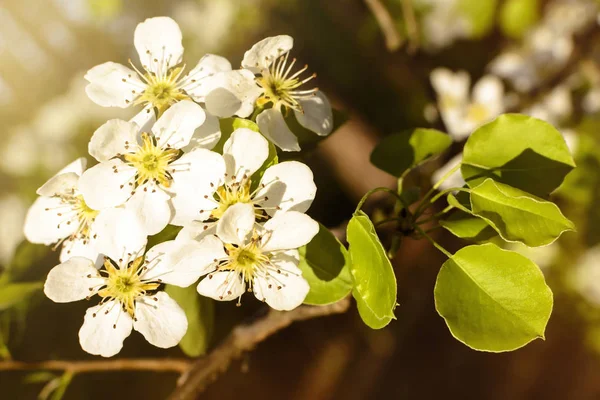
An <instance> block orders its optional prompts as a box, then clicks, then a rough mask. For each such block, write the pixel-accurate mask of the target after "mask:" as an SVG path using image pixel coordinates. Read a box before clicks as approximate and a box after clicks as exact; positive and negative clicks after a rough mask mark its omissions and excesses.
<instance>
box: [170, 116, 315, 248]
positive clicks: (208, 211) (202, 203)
mask: <svg viewBox="0 0 600 400" xmlns="http://www.w3.org/2000/svg"><path fill="white" fill-rule="evenodd" d="M268 155H269V143H268V142H267V140H266V139H265V138H264V137H263V136H262V135H261V134H260V133H258V132H254V131H252V130H250V129H246V128H240V129H236V130H235V131H234V132H233V133H232V135H231V137H230V138H229V139H228V140H227V142H225V145H224V146H223V160H224V163H225V171H224V172H225V173H224V176H223V177H221V179H220V180H219V182H222V185H221V186H218V184H217V185H215V186H214V189H213V190H214V194H212V193H207V194H205V195H204V198H200V199H198V200H196V201H195V202H194V203H192V204H189V209H186V212H184V211H181V210H180V212H179V213H178V215H177V216H176V217H175V218H174V219H173V221H171V223H172V224H175V225H184V228H183V229H182V231H181V232H180V233H179V236H178V238H182V237H183V238H187V239H196V240H198V239H200V238H202V237H204V236H206V235H213V234H215V232H216V230H217V229H218V228H217V226H218V224H220V223H221V218H222V217H223V215H224V214H225V212H226V211H227V210H228V209H229V208H230V207H231V206H233V205H234V204H238V203H245V204H250V205H252V207H253V208H254V210H255V214H256V219H257V220H261V219H262V220H263V221H264V220H266V219H268V218H269V217H273V216H277V215H278V214H280V213H281V212H285V211H288V210H293V211H299V212H305V211H306V210H308V208H309V207H310V205H311V204H312V201H313V199H314V198H315V194H316V191H317V188H316V186H315V183H314V181H313V173H312V171H311V170H310V168H308V167H307V166H306V165H305V164H302V163H300V162H297V161H285V162H282V163H279V164H275V165H273V166H270V167H269V168H267V169H266V170H265V171H264V174H263V175H262V177H260V178H258V177H254V173H255V172H256V171H257V170H258V169H259V168H260V167H261V166H262V165H263V164H264V163H265V161H266V160H267V157H268ZM258 179H260V180H259V181H258V185H256V188H253V186H252V182H253V181H254V182H255V183H256V181H257V180H258ZM215 183H216V182H215ZM215 189H216V190H215ZM190 221H193V222H192V223H191V224H190Z"/></svg>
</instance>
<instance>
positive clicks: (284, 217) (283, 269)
mask: <svg viewBox="0 0 600 400" xmlns="http://www.w3.org/2000/svg"><path fill="white" fill-rule="evenodd" d="M318 231H319V224H318V223H317V222H315V221H314V220H313V219H312V218H310V217H309V216H308V215H306V214H303V213H299V212H296V211H288V212H284V213H281V214H278V215H276V216H275V217H273V218H272V219H270V220H269V221H267V222H266V223H265V224H264V225H258V224H256V223H255V219H254V209H253V207H252V206H251V205H249V204H243V203H239V204H235V205H233V206H231V207H230V208H229V209H228V210H227V211H226V212H225V214H224V215H223V218H222V223H221V224H219V226H218V227H217V236H214V235H211V236H206V237H205V238H204V239H202V241H201V242H200V247H201V248H202V250H203V251H205V252H206V253H209V254H211V255H212V256H211V257H210V260H211V261H210V263H209V264H208V265H206V269H211V272H209V273H208V275H207V276H206V277H205V278H204V279H203V280H202V281H200V283H199V284H198V293H200V294H201V295H204V296H208V297H211V298H213V299H215V300H220V301H228V300H233V299H236V298H237V299H238V305H239V304H240V300H241V296H242V295H243V294H244V292H245V291H246V289H248V291H252V292H253V293H254V295H255V296H256V298H257V299H259V300H261V301H265V302H266V303H267V304H268V305H269V306H271V307H272V308H274V309H276V310H292V309H294V308H296V307H298V306H299V305H300V304H302V302H303V301H304V299H305V298H306V295H307V294H308V291H309V289H310V288H309V285H308V282H306V280H305V279H304V278H303V277H302V271H301V270H300V269H299V268H298V263H299V259H300V257H299V253H298V250H297V249H298V248H299V247H301V246H304V245H305V244H307V243H309V242H310V241H311V240H312V238H313V237H314V236H315V235H316V234H317V232H318Z"/></svg>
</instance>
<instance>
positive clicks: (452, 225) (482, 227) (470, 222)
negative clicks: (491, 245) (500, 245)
mask: <svg viewBox="0 0 600 400" xmlns="http://www.w3.org/2000/svg"><path fill="white" fill-rule="evenodd" d="M440 225H441V226H442V227H443V228H444V229H446V230H448V231H449V232H450V233H452V234H453V235H454V236H457V237H459V238H461V239H466V240H471V241H473V242H483V241H486V240H489V239H491V238H493V237H494V236H496V231H494V229H493V228H492V227H491V226H489V225H488V223H487V222H486V221H485V220H483V219H481V218H477V217H474V216H472V215H471V214H468V213H466V212H464V211H460V210H457V211H456V212H454V213H453V214H452V215H450V217H448V219H445V220H441V221H440Z"/></svg>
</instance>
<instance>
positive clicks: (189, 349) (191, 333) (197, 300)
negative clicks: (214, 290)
mask: <svg viewBox="0 0 600 400" xmlns="http://www.w3.org/2000/svg"><path fill="white" fill-rule="evenodd" d="M165 291H166V292H167V294H168V295H169V296H171V297H172V298H173V300H175V301H176V302H177V304H179V305H180V306H181V308H183V310H184V311H185V315H186V317H187V320H188V329H187V332H186V333H185V336H184V337H183V339H181V342H179V347H180V348H181V350H182V351H183V352H184V353H185V354H186V355H187V356H189V357H198V356H201V355H203V354H206V350H207V348H208V346H209V343H210V338H211V335H212V331H213V325H214V318H215V311H214V301H213V300H211V299H209V298H208V297H203V296H200V295H198V292H196V285H191V286H189V287H187V288H181V287H178V286H173V285H167V286H166V288H165Z"/></svg>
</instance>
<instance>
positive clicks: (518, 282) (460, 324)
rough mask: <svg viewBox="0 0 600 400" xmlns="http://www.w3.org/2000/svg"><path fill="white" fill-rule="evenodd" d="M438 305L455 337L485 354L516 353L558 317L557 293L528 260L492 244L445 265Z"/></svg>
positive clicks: (458, 255) (459, 254) (438, 286)
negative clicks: (552, 317) (554, 298)
mask: <svg viewBox="0 0 600 400" xmlns="http://www.w3.org/2000/svg"><path fill="white" fill-rule="evenodd" d="M434 295H435V306H436V310H437V311H438V313H439V314H440V315H441V316H442V317H443V318H444V320H445V321H446V324H447V325H448V328H449V329H450V332H451V333H452V335H453V336H454V337H455V338H456V339H458V340H459V341H461V342H463V343H464V344H466V345H467V346H469V347H471V348H473V349H475V350H482V351H491V352H501V351H511V350H515V349H518V348H519V347H522V346H524V345H526V344H527V343H529V342H531V341H532V340H534V339H537V338H542V339H543V338H544V331H545V328H546V324H547V323H548V319H549V318H550V314H551V312H552V303H553V301H552V291H551V290H550V288H549V287H548V286H547V285H546V282H545V281H544V276H543V275H542V273H541V271H540V270H539V268H538V267H537V266H536V265H535V264H534V263H533V262H532V261H531V260H529V259H527V258H526V257H524V256H522V255H520V254H518V253H515V252H512V251H507V250H502V249H501V248H499V247H498V246H496V245H495V244H492V243H486V244H483V245H472V246H467V247H464V248H463V249H461V250H459V251H458V252H456V254H454V255H453V256H452V258H450V259H449V260H448V261H446V262H445V263H444V265H442V268H441V270H440V272H439V274H438V277H437V281H436V284H435V289H434Z"/></svg>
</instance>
